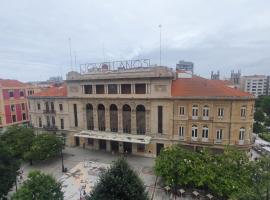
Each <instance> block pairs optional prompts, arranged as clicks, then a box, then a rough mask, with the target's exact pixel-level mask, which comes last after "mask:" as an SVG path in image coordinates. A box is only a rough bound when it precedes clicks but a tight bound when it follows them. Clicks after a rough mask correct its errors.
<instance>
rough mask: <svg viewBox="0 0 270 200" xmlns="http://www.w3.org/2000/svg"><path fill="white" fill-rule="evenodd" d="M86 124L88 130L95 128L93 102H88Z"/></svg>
mask: <svg viewBox="0 0 270 200" xmlns="http://www.w3.org/2000/svg"><path fill="white" fill-rule="evenodd" d="M86 125H87V130H94V115H93V106H92V104H90V103H88V104H86Z"/></svg>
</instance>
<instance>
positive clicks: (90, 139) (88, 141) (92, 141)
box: [87, 138, 94, 146]
mask: <svg viewBox="0 0 270 200" xmlns="http://www.w3.org/2000/svg"><path fill="white" fill-rule="evenodd" d="M87 144H88V145H91V146H92V145H94V139H93V138H88V139H87Z"/></svg>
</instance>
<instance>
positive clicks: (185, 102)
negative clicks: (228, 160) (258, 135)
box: [28, 66, 254, 157]
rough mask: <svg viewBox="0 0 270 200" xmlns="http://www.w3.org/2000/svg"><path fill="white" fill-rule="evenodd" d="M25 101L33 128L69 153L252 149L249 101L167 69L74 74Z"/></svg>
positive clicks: (152, 153)
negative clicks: (177, 147) (54, 137)
mask: <svg viewBox="0 0 270 200" xmlns="http://www.w3.org/2000/svg"><path fill="white" fill-rule="evenodd" d="M28 98H29V102H30V103H29V105H30V115H31V121H32V124H33V125H34V127H35V128H36V129H37V130H41V131H43V130H47V131H52V132H55V133H58V134H62V135H65V136H66V141H67V144H68V145H70V146H82V147H85V148H91V149H99V150H104V151H113V152H122V153H123V152H128V153H132V154H136V155H142V156H149V157H154V156H156V155H158V154H159V152H160V150H161V149H162V148H164V147H168V146H170V145H172V144H181V145H183V146H185V147H187V148H192V149H196V148H203V147H209V148H211V149H213V150H222V149H223V148H224V147H225V146H226V145H232V146H236V147H239V148H242V149H249V148H250V145H251V135H252V134H251V133H252V122H253V109H254V97H253V96H252V95H250V94H248V93H245V92H241V91H239V90H237V89H234V88H230V87H228V86H226V85H225V84H224V83H222V82H221V81H216V80H208V79H205V78H202V77H199V76H195V75H192V74H190V73H185V72H183V71H174V70H172V69H169V68H167V67H157V66H156V67H154V66H153V67H151V66H149V67H131V68H118V69H110V68H109V67H106V68H104V67H101V68H95V69H93V70H85V71H84V72H81V73H78V72H74V71H72V72H69V73H68V74H67V79H66V83H65V84H64V85H62V86H61V87H52V88H49V89H48V90H45V91H42V92H40V93H36V94H34V95H32V96H29V97H28Z"/></svg>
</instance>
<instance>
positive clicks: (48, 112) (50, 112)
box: [43, 110, 56, 114]
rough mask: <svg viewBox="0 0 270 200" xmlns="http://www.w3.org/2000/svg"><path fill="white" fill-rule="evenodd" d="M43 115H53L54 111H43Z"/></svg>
mask: <svg viewBox="0 0 270 200" xmlns="http://www.w3.org/2000/svg"><path fill="white" fill-rule="evenodd" d="M43 113H44V114H55V113H56V112H55V110H43Z"/></svg>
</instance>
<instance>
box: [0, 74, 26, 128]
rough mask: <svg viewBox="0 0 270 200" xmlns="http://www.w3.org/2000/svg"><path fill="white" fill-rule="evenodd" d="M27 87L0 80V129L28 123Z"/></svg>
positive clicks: (14, 81)
mask: <svg viewBox="0 0 270 200" xmlns="http://www.w3.org/2000/svg"><path fill="white" fill-rule="evenodd" d="M26 91H27V85H26V84H24V83H22V82H20V81H17V80H9V79H0V128H1V129H2V128H5V127H7V126H10V125H15V124H23V123H28V122H29V118H28V103H27V98H26V96H27V92H26Z"/></svg>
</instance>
